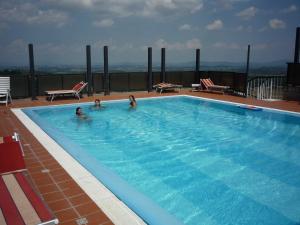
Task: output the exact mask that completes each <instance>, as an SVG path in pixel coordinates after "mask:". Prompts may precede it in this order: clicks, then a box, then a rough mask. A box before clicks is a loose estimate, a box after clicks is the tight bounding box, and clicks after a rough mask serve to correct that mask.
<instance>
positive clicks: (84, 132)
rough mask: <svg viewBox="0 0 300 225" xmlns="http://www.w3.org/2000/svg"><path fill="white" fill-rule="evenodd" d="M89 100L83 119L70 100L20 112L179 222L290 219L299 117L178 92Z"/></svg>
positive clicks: (298, 218)
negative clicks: (98, 103) (97, 104)
mask: <svg viewBox="0 0 300 225" xmlns="http://www.w3.org/2000/svg"><path fill="white" fill-rule="evenodd" d="M91 104H92V103H91ZM91 104H84V105H81V107H82V108H83V111H84V112H86V113H87V114H88V115H89V117H90V118H91V120H90V121H80V120H78V119H77V118H75V116H74V112H75V108H76V106H77V105H73V106H58V107H44V108H43V107H39V108H36V109H35V108H31V109H25V110H24V111H25V113H27V114H28V115H29V116H30V117H31V118H32V119H33V120H35V121H36V122H37V123H40V124H39V125H40V126H41V127H42V128H45V127H46V126H48V128H49V127H50V128H51V129H48V130H47V132H48V134H49V135H50V136H55V132H58V133H59V134H60V136H63V138H61V137H60V138H58V139H56V141H58V143H59V144H62V145H63V144H64V143H63V141H62V140H68V141H69V142H71V143H73V144H74V145H77V146H80V149H81V152H80V154H79V153H78V152H76V150H74V149H73V148H72V149H66V150H67V151H68V152H69V153H70V154H71V155H73V156H74V157H75V158H76V159H77V160H78V161H79V162H81V163H82V164H83V165H89V168H88V169H89V170H90V172H91V173H93V174H95V176H97V167H96V166H95V168H94V167H93V166H91V165H96V164H97V163H98V164H101V165H104V166H105V167H107V168H109V169H110V170H111V171H113V172H114V173H115V174H117V175H118V176H120V177H121V178H122V179H123V180H125V181H126V182H127V183H128V184H129V185H130V186H132V187H133V188H134V189H135V190H137V191H138V192H139V193H142V194H143V195H145V196H147V197H148V198H150V199H151V200H153V201H154V202H155V203H156V204H157V205H159V206H160V207H162V208H163V209H164V210H166V211H167V212H168V213H170V214H171V215H173V216H175V217H176V218H177V219H178V220H180V221H182V222H183V223H185V224H191V225H193V224H205V225H212V224H213V225H215V224H222V225H229V224H230V225H240V224H243V225H248V224H249V225H254V224H264V225H266V224H270V225H271V224H272V225H274V224H276V225H281V224H282V225H284V224H289V225H292V224H294V225H296V224H300V117H299V116H297V115H293V114H287V113H281V112H273V111H269V110H266V109H264V110H263V111H251V110H247V109H242V108H239V107H237V106H235V105H228V104H222V103H216V102H211V101H206V100H203V99H202V100H201V99H196V98H191V97H187V96H184V97H171V98H159V99H154V98H153V99H145V100H141V99H139V100H138V107H137V108H136V109H129V108H128V102H127V101H117V102H105V103H103V104H104V105H105V108H103V109H101V110H94V109H91V108H90V106H91ZM41 121H42V122H41ZM83 154H84V155H85V156H87V157H86V158H85V157H82V155H83ZM79 155H81V156H80V157H79ZM88 158H92V159H93V160H92V161H93V162H90V163H89V162H87V159H88ZM104 183H105V182H104ZM121 188H122V187H121ZM147 222H149V221H147ZM150 223H151V222H150Z"/></svg>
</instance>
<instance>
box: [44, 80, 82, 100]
mask: <svg viewBox="0 0 300 225" xmlns="http://www.w3.org/2000/svg"><path fill="white" fill-rule="evenodd" d="M87 84H88V83H85V82H83V81H81V82H79V83H78V84H76V85H74V87H73V88H72V89H70V90H53V91H45V93H46V94H47V95H49V99H50V101H51V102H52V101H53V99H54V98H55V97H56V96H61V95H73V96H75V97H77V98H78V99H80V92H81V91H82V90H83V89H84V88H85V87H86V86H87Z"/></svg>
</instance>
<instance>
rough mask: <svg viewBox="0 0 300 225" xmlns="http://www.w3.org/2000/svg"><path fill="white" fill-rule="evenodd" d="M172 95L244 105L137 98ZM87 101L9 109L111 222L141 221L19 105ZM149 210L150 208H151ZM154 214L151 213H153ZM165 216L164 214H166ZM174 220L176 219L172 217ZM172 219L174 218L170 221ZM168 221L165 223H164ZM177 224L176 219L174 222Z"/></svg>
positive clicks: (137, 222) (269, 109) (268, 109)
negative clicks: (183, 99) (176, 98)
mask: <svg viewBox="0 0 300 225" xmlns="http://www.w3.org/2000/svg"><path fill="white" fill-rule="evenodd" d="M174 97H189V98H195V99H202V100H205V101H210V102H218V103H223V104H226V105H235V106H241V105H247V104H242V103H236V102H230V101H223V100H216V99H210V98H204V97H197V96H192V95H173V96H158V97H146V98H140V99H144V100H147V99H157V98H174ZM120 101H126V99H118V100H108V101H103V102H120ZM90 104H91V102H85V103H71V104H63V105H51V106H37V107H23V108H14V109H11V111H12V112H13V113H14V114H15V115H16V116H17V118H18V119H19V120H20V121H21V122H22V123H23V124H24V125H25V127H26V128H27V129H28V130H29V131H30V132H31V133H32V134H33V135H34V136H35V137H36V138H37V140H38V141H39V142H40V143H41V144H42V145H43V146H44V147H45V149H46V150H47V151H48V152H49V153H50V154H51V155H52V156H53V157H54V158H55V159H56V160H57V161H58V163H59V164H60V165H61V166H62V167H63V168H64V169H65V170H66V171H67V172H68V173H69V174H70V176H71V177H72V178H73V179H74V181H75V182H76V183H78V185H79V186H80V187H81V188H82V189H83V190H84V192H85V193H86V194H87V195H88V196H89V197H90V198H91V199H92V200H93V201H94V202H95V203H96V204H97V205H98V207H99V208H101V209H102V210H103V211H104V213H105V214H106V215H107V216H108V217H109V218H110V219H111V221H112V222H113V223H115V224H124V222H125V221H126V224H145V222H144V221H143V219H141V218H140V217H139V216H138V215H137V214H136V213H135V212H134V211H133V210H131V209H130V208H129V207H128V206H127V205H126V204H125V203H124V202H123V201H122V200H120V199H119V198H118V197H116V196H115V195H114V194H113V193H112V192H111V191H110V190H109V189H108V188H106V187H105V185H103V184H102V183H101V182H100V181H99V180H98V179H97V178H96V177H95V176H93V175H92V174H91V173H90V172H89V171H88V170H87V169H86V168H85V167H84V166H82V165H81V164H80V163H79V162H78V161H77V160H76V159H75V158H73V156H71V155H70V154H69V153H68V152H67V151H65V150H64V149H63V148H62V147H61V146H60V145H59V144H58V143H56V141H55V140H53V138H52V137H50V136H49V135H48V134H47V133H46V132H45V131H44V130H43V129H42V128H41V127H39V126H38V125H37V124H36V123H35V122H34V121H33V120H31V119H30V117H29V116H28V115H26V114H25V113H24V112H23V111H22V109H29V108H32V109H38V108H49V107H57V106H61V107H65V106H68V105H69V106H70V107H71V106H73V107H74V105H90ZM257 107H259V108H262V109H264V110H267V111H276V112H279V113H280V112H281V113H287V114H291V115H294V116H295V115H296V116H300V113H297V112H293V111H287V110H280V109H274V108H268V107H261V106H257ZM150 209H151V210H154V212H155V209H152V208H147V207H146V209H144V210H150ZM152 213H153V212H152ZM154 214H155V213H154ZM166 218H168V216H167V217H166ZM175 221H176V222H177V220H175ZM147 222H148V223H151V224H165V223H166V220H164V219H162V221H156V220H155V221H153V222H152V221H149V220H148V221H147ZM172 222H174V221H172ZM168 224H169V223H168ZM178 224H180V223H178Z"/></svg>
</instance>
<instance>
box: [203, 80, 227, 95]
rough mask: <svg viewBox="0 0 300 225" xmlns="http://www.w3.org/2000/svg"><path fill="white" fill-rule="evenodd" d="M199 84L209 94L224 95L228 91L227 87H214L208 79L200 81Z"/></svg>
mask: <svg viewBox="0 0 300 225" xmlns="http://www.w3.org/2000/svg"><path fill="white" fill-rule="evenodd" d="M200 83H202V85H203V86H204V88H205V90H206V91H210V92H219V93H225V92H226V91H227V90H228V89H230V87H229V86H222V85H215V84H214V83H213V82H212V80H211V79H210V78H207V79H200Z"/></svg>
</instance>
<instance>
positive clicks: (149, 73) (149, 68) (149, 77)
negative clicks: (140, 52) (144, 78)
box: [148, 47, 153, 92]
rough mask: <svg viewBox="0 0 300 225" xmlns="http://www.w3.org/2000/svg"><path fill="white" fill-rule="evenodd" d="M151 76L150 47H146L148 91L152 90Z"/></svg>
mask: <svg viewBox="0 0 300 225" xmlns="http://www.w3.org/2000/svg"><path fill="white" fill-rule="evenodd" d="M152 86H153V77H152V48H151V47H149V48H148V92H150V91H152Z"/></svg>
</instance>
